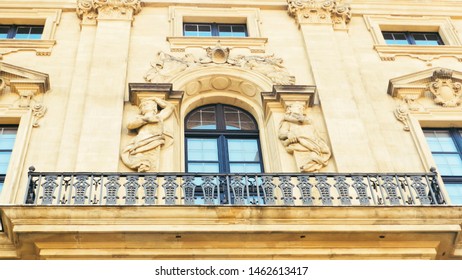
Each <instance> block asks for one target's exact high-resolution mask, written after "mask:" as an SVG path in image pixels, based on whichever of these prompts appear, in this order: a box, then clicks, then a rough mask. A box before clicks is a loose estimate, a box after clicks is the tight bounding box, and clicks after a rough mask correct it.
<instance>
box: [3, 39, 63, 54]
mask: <svg viewBox="0 0 462 280" xmlns="http://www.w3.org/2000/svg"><path fill="white" fill-rule="evenodd" d="M55 44H56V40H14V39H5V40H0V59H2V57H3V55H5V54H9V53H14V52H18V51H35V53H36V54H37V55H40V56H42V55H43V56H46V55H51V50H52V49H53V46H54V45H55Z"/></svg>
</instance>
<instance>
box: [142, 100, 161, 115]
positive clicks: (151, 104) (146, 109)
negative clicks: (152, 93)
mask: <svg viewBox="0 0 462 280" xmlns="http://www.w3.org/2000/svg"><path fill="white" fill-rule="evenodd" d="M140 111H141V114H143V115H144V114H146V113H154V114H157V102H156V101H154V100H152V99H144V100H143V101H141V103H140Z"/></svg>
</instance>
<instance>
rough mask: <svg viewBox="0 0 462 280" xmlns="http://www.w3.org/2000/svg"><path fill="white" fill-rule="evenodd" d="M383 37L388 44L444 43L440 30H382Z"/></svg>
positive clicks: (432, 44)
mask: <svg viewBox="0 0 462 280" xmlns="http://www.w3.org/2000/svg"><path fill="white" fill-rule="evenodd" d="M382 35H383V38H384V39H385V42H386V43H387V44H388V45H417V46H439V45H444V43H443V40H441V37H440V35H439V34H438V32H389V31H382Z"/></svg>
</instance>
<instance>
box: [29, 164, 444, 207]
mask: <svg viewBox="0 0 462 280" xmlns="http://www.w3.org/2000/svg"><path fill="white" fill-rule="evenodd" d="M25 203H26V204H34V205H289V206H292V205H293V206H297V205H309V206H348V205H358V206H368V205H435V204H446V202H445V200H444V198H443V195H442V193H441V190H440V187H439V185H438V180H437V176H436V173H407V174H399V173H396V174H391V173H387V174H371V173H367V174H366V173H354V174H341V173H311V174H300V173H299V174H284V173H282V174H187V173H85V172H79V173H55V172H35V171H34V169H33V168H31V169H30V172H29V184H28V190H27V193H26V198H25Z"/></svg>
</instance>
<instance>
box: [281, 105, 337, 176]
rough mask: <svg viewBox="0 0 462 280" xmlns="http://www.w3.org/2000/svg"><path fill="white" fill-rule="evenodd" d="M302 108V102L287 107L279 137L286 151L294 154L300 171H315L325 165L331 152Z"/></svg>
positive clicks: (303, 107)
mask: <svg viewBox="0 0 462 280" xmlns="http://www.w3.org/2000/svg"><path fill="white" fill-rule="evenodd" d="M304 110H305V106H304V104H303V103H302V102H294V103H293V104H291V105H290V106H288V107H287V110H286V113H285V116H284V119H283V120H282V122H281V124H280V127H279V139H280V140H281V141H282V144H283V145H284V147H285V149H286V151H287V152H288V153H290V154H294V156H295V161H296V163H297V166H298V167H299V169H300V171H301V172H315V171H318V170H319V169H321V168H323V167H324V166H326V165H327V163H328V160H329V158H330V156H331V152H330V149H329V147H328V146H327V144H326V143H325V142H324V140H322V139H321V138H320V137H319V135H318V133H317V131H316V129H315V128H314V126H313V125H312V123H311V119H309V118H308V117H307V116H306V115H305V114H304V113H303V112H304Z"/></svg>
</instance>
